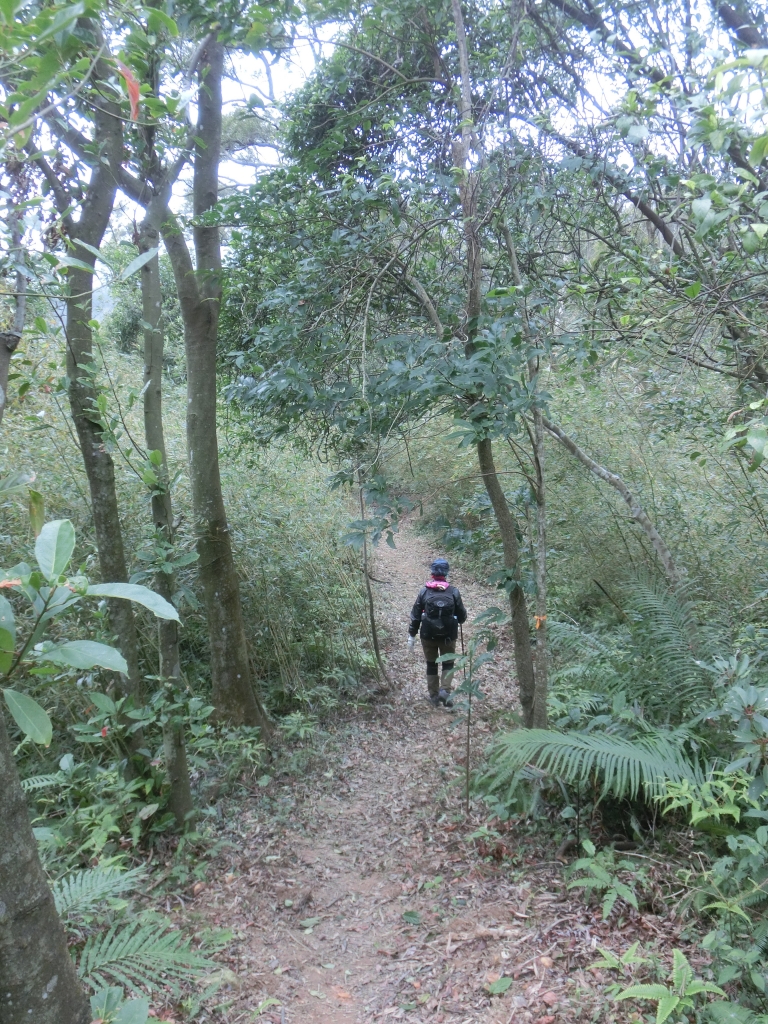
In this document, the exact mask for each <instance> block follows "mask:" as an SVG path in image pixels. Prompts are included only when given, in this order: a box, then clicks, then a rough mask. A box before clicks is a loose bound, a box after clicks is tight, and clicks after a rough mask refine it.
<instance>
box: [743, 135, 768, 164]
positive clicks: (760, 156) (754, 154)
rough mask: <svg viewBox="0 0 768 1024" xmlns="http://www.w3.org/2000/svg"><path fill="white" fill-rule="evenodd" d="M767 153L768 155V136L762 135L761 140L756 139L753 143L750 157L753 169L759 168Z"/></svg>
mask: <svg viewBox="0 0 768 1024" xmlns="http://www.w3.org/2000/svg"><path fill="white" fill-rule="evenodd" d="M766 153H768V135H761V136H760V138H759V139H755V141H754V142H753V143H752V147H751V149H750V151H749V157H748V159H749V162H750V163H751V164H752V166H753V167H759V166H760V164H761V163H762V162H763V160H764V158H765V154H766Z"/></svg>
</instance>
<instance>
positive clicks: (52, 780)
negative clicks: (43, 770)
mask: <svg viewBox="0 0 768 1024" xmlns="http://www.w3.org/2000/svg"><path fill="white" fill-rule="evenodd" d="M62 781H63V776H62V774H61V772H58V773H57V774H56V775H33V776H31V777H30V778H28V779H22V780H21V788H22V789H23V790H24V792H25V793H34V792H36V791H37V790H38V789H50V788H51V787H52V786H59V785H60V784H61V782H62Z"/></svg>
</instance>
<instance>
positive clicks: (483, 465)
mask: <svg viewBox="0 0 768 1024" xmlns="http://www.w3.org/2000/svg"><path fill="white" fill-rule="evenodd" d="M477 458H478V461H479V463H480V472H481V473H482V476H483V482H484V483H485V489H486V491H487V492H488V497H489V498H490V499H491V505H492V506H493V511H494V513H495V515H496V522H497V523H498V524H499V531H500V533H501V546H502V550H503V552H504V566H505V568H506V569H508V570H509V572H510V576H512V578H513V581H514V582H513V585H512V589H511V590H510V593H509V608H510V613H511V615H512V636H513V638H514V643H515V668H516V670H517V682H518V686H519V687H520V703H521V705H522V708H523V722H524V724H525V726H526V728H531V726H532V724H533V705H534V695H535V690H536V683H535V679H534V672H533V652H532V649H531V632H530V627H529V624H528V608H527V605H526V600H525V594H524V593H523V588H522V587H521V586H520V583H519V580H518V573H519V571H520V550H519V545H518V543H517V529H516V524H515V519H514V516H513V515H512V511H511V509H510V507H509V504H508V503H507V499H506V496H505V494H504V490H503V488H502V486H501V483H500V482H499V477H498V474H497V472H496V466H495V464H494V461H493V446H492V445H491V442H490V440H488V439H487V438H486V439H484V440H482V441H479V442H478V445H477Z"/></svg>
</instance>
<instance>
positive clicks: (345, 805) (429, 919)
mask: <svg viewBox="0 0 768 1024" xmlns="http://www.w3.org/2000/svg"><path fill="white" fill-rule="evenodd" d="M435 554H436V552H433V551H431V550H430V549H429V546H428V544H427V542H426V541H425V540H424V539H422V538H421V537H420V536H419V535H417V534H416V533H415V532H414V531H411V530H405V531H404V532H403V533H402V534H401V535H400V537H399V539H398V546H397V549H396V550H395V551H392V550H390V549H389V548H386V547H382V549H381V551H380V552H379V553H378V554H377V560H376V565H375V569H374V575H375V577H376V579H377V580H379V581H381V582H378V583H377V584H376V587H377V591H378V601H379V610H380V614H381V619H382V621H383V622H384V624H385V627H386V631H387V633H388V637H387V639H386V651H387V659H388V663H389V666H390V670H391V673H392V677H393V680H394V682H395V691H394V694H393V696H392V698H391V700H390V701H388V702H386V703H384V704H383V705H381V706H379V707H377V708H376V709H375V710H373V711H371V710H370V709H368V710H367V711H365V712H364V713H361V715H360V716H359V718H357V719H355V720H353V721H352V722H351V723H350V722H349V721H345V722H344V723H343V724H341V725H340V726H339V735H340V737H341V738H342V742H343V744H344V749H342V750H341V752H340V753H339V754H338V758H337V760H336V762H335V763H333V764H331V766H330V767H331V770H330V771H329V772H327V773H326V774H325V775H323V773H322V771H320V772H318V777H314V776H312V775H309V774H308V775H307V777H306V779H305V780H304V783H303V788H302V784H301V782H300V783H299V785H298V787H297V784H296V780H293V781H292V782H291V785H290V788H289V787H288V786H285V787H284V800H285V806H286V813H285V814H284V816H283V823H282V824H276V821H275V820H274V819H273V820H271V821H266V822H265V820H264V815H263V814H260V813H259V811H257V810H255V809H254V810H249V808H248V807H247V806H245V807H243V811H242V816H241V818H240V820H239V822H238V824H237V828H236V845H237V848H236V849H234V850H232V851H231V855H230V854H226V853H225V858H226V859H227V861H228V864H229V872H230V873H228V874H227V875H226V879H225V880H222V879H217V880H216V884H215V886H214V885H211V886H210V888H209V889H206V890H204V891H203V892H202V893H200V895H199V896H198V898H197V899H196V900H195V902H194V904H193V908H194V909H193V911H192V912H193V913H194V914H195V916H196V917H197V920H198V921H201V918H202V922H201V923H212V924H216V925H220V926H223V927H229V928H233V929H234V938H235V942H234V945H233V946H232V947H230V950H229V951H228V960H229V966H230V967H231V969H232V971H233V972H234V973H235V974H236V975H237V976H238V979H239V982H238V983H237V984H235V985H233V987H232V991H231V1003H230V1005H229V1008H228V1010H227V1012H226V1017H225V1019H226V1020H227V1021H228V1022H231V1024H234V1022H239V1021H251V1020H259V1021H272V1022H285V1024H368V1022H371V1021H379V1020H383V1021H389V1020H408V1021H411V1022H413V1024H420V1022H421V1024H427V1022H429V1024H432V1022H435V1024H437V1022H441V1021H455V1022H456V1024H492V1022H493V1024H501V1022H504V1024H511V1022H512V1021H521V1022H522V1021H538V1022H539V1024H554V1022H555V1021H564V1022H565V1021H573V1020H577V1019H579V1018H580V1017H581V1016H582V1014H587V1012H588V1009H587V1003H590V1004H591V1005H592V1009H594V1003H593V998H594V995H595V993H590V998H589V999H586V998H585V994H586V991H587V989H589V987H590V983H591V985H594V983H595V979H594V977H592V976H591V975H587V974H585V972H584V971H583V970H582V969H581V967H582V966H584V965H586V964H589V963H590V962H591V961H592V960H593V959H594V952H593V951H594V948H595V946H596V945H597V943H598V941H600V942H601V943H602V942H604V941H605V939H604V937H603V935H600V936H599V939H598V933H599V932H600V931H602V929H601V928H600V927H599V926H598V925H596V924H595V922H594V920H593V919H592V918H590V917H584V918H581V919H579V918H575V917H574V913H573V907H574V904H573V900H572V899H571V898H570V897H568V903H567V905H566V904H565V903H563V902H561V901H562V900H563V899H564V897H563V895H562V893H563V883H562V868H561V867H560V865H558V864H556V863H553V862H552V861H551V860H549V861H544V862H542V860H541V855H540V854H539V853H537V852H536V851H535V850H534V849H533V847H532V846H531V843H530V840H526V843H527V845H526V846H525V847H524V848H520V849H518V848H517V844H516V838H515V836H514V835H513V834H512V833H508V834H506V835H504V836H503V838H502V839H501V840H498V839H490V840H488V842H487V843H485V844H484V843H483V841H480V842H478V841H477V840H474V841H473V840H469V839H468V836H469V835H470V834H471V833H472V831H473V830H474V829H477V828H478V827H479V826H480V825H481V824H482V822H483V821H484V820H485V819H486V818H487V814H485V815H483V813H482V809H481V808H479V807H478V808H477V817H476V818H475V819H473V820H471V821H469V822H467V821H466V820H465V819H464V817H463V793H462V789H461V780H462V778H463V772H464V766H463V755H464V730H463V729H461V728H455V727H454V725H453V723H454V721H455V719H454V717H453V716H452V715H451V714H449V713H447V712H445V711H436V710H434V709H433V708H431V707H430V705H429V704H428V702H427V701H426V685H425V681H424V675H423V673H424V665H423V661H422V660H421V658H420V657H419V658H415V657H412V656H410V655H409V654H408V652H407V650H406V646H405V641H406V628H407V621H408V613H409V610H410V606H411V604H412V602H413V599H414V597H415V594H416V591H417V589H418V586H419V585H420V584H421V583H422V582H423V580H424V579H426V578H428V576H427V567H428V565H429V562H430V560H431V559H432V558H433V557H434V556H435ZM452 579H453V582H455V583H456V584H457V585H458V586H459V587H460V589H461V591H462V594H463V596H464V600H465V603H466V605H467V608H468V609H469V614H470V621H471V620H472V619H473V618H474V617H475V616H476V615H477V614H478V613H479V612H480V611H482V610H483V609H484V608H486V607H488V606H490V605H492V604H495V603H497V601H498V594H497V592H495V591H492V590H489V589H487V588H484V587H482V586H479V585H477V584H476V583H474V582H473V581H472V580H468V579H466V578H464V577H463V576H462V573H461V571H460V570H459V571H457V572H456V573H453V574H452ZM509 660H510V651H509V644H508V640H507V639H506V638H505V637H503V636H502V637H501V643H500V653H499V657H498V658H497V661H496V663H495V665H494V666H492V667H491V668H490V669H489V671H488V673H487V680H486V683H485V686H484V689H486V691H487V692H488V697H487V699H486V700H485V701H483V703H482V705H481V706H480V710H479V714H478V719H477V726H476V729H475V733H474V740H475V744H476V749H477V750H478V752H479V751H480V750H481V749H482V747H483V745H484V743H485V741H486V740H487V738H488V733H489V731H490V725H489V719H492V718H493V715H494V712H495V710H496V709H497V708H499V707H503V706H506V707H508V706H509V700H510V683H509V678H510V675H509ZM270 785H272V784H270ZM534 842H535V840H534ZM544 856H549V857H550V858H551V857H552V851H551V850H549V851H547V853H545V854H544ZM494 858H495V859H494ZM580 913H581V912H580V911H579V914H580ZM198 915H199V916H198ZM590 926H591V927H590ZM500 975H501V976H504V977H507V978H511V979H513V980H512V983H511V985H510V987H509V989H508V991H506V993H504V994H503V995H497V996H493V997H491V996H489V994H488V993H487V991H486V988H487V986H488V985H491V984H492V983H493V982H494V981H495V980H497V979H498V978H499V976H500ZM579 991H581V993H582V995H581V996H579V995H578V993H579ZM574 997H575V998H574ZM270 999H272V1000H277V1001H279V1005H277V1004H276V1003H274V1002H272V1003H270ZM259 1008H261V1012H260V1013H259ZM590 1012H591V1011H590ZM592 1019H594V1017H593V1018H592Z"/></svg>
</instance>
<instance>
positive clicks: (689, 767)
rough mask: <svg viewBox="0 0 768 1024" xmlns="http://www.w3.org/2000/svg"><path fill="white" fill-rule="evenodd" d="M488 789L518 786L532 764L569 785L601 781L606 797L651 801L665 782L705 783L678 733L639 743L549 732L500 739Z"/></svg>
mask: <svg viewBox="0 0 768 1024" xmlns="http://www.w3.org/2000/svg"><path fill="white" fill-rule="evenodd" d="M489 762H490V764H489V767H488V769H487V771H486V772H485V773H484V776H483V783H484V786H485V787H488V788H489V790H490V791H491V792H497V791H498V790H499V789H501V788H503V787H504V786H505V785H509V784H510V783H512V782H513V780H514V779H515V777H516V776H517V773H518V772H519V771H520V769H521V768H523V767H524V766H525V765H526V764H528V763H529V762H533V763H535V764H536V766H537V767H538V768H539V769H541V770H544V771H546V772H548V773H549V774H550V775H555V776H559V777H560V778H562V779H563V780H564V781H565V782H576V781H579V780H581V779H585V778H587V777H588V776H589V775H590V774H591V773H592V772H598V773H599V774H600V776H601V777H602V781H603V787H602V795H603V796H606V795H607V794H608V793H612V794H613V795H614V796H616V797H623V796H631V797H634V796H636V795H637V794H638V792H639V791H640V790H641V789H642V790H643V791H644V793H645V794H646V795H647V796H648V797H651V798H653V797H658V796H661V795H662V794H663V793H664V792H665V785H666V781H667V780H668V779H669V780H672V781H675V782H677V781H680V782H682V781H683V780H684V779H688V780H689V781H690V782H693V783H699V782H701V781H702V780H703V775H702V772H701V769H700V768H699V767H698V765H696V764H694V763H693V762H692V761H691V760H690V759H689V758H688V757H687V756H686V755H685V752H684V751H683V750H682V749H681V747H680V744H679V743H678V742H676V738H675V736H674V734H673V733H662V732H657V733H655V734H651V735H646V736H642V737H638V738H637V739H634V740H628V739H623V738H622V737H619V736H612V735H609V734H607V733H596V732H592V733H579V732H568V733H558V732H552V731H550V730H547V729H517V730H515V731H514V732H510V733H505V734H504V735H502V736H500V737H499V738H498V739H497V740H496V742H495V743H494V744H493V746H492V747H491V751H490V755H489Z"/></svg>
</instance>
